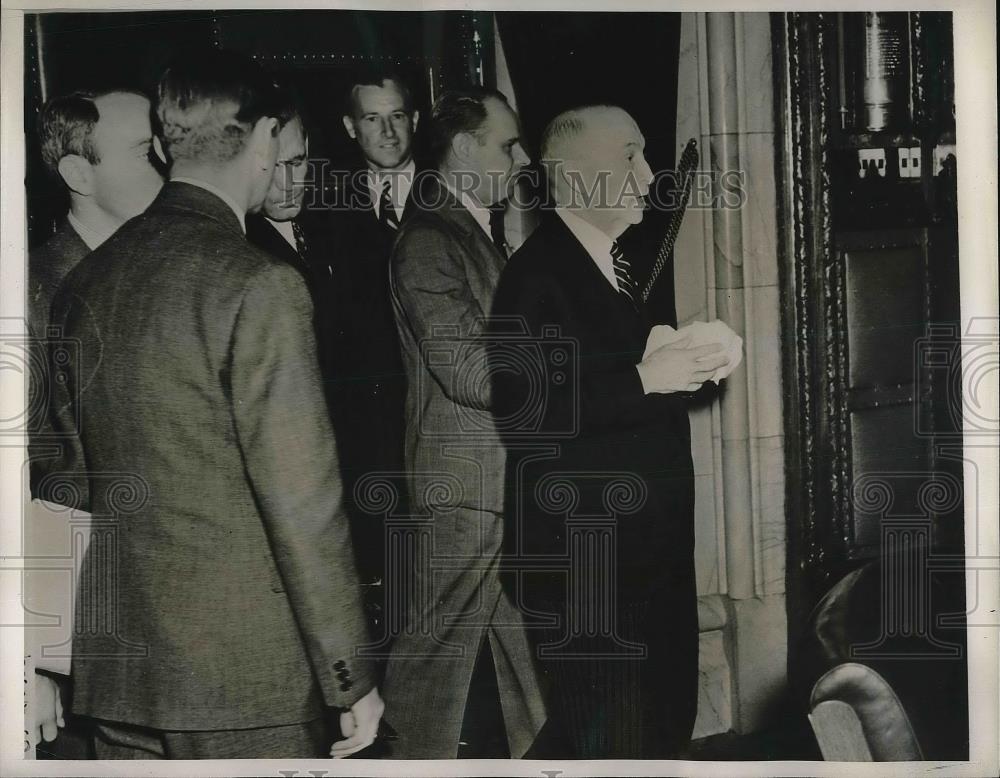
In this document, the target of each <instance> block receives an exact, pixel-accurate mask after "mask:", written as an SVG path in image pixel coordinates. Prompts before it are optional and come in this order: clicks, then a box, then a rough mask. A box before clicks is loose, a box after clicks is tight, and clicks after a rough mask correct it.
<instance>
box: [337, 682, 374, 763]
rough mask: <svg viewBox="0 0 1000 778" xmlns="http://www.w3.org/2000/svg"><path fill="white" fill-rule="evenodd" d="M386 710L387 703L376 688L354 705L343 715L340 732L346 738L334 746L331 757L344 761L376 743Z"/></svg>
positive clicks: (341, 716) (341, 715)
mask: <svg viewBox="0 0 1000 778" xmlns="http://www.w3.org/2000/svg"><path fill="white" fill-rule="evenodd" d="M384 710H385V703H384V702H382V698H381V697H380V696H379V693H378V689H377V688H375V689H372V690H371V691H370V692H368V694H366V695H365V696H364V697H362V698H361V699H360V700H358V701H357V702H356V703H354V705H352V706H351V709H350V710H349V711H347V712H346V713H341V714H340V730H341V732H343V733H344V735H345V738H344V739H343V740H338V741H337V742H336V743H334V744H333V747H332V748H331V749H330V756H332V757H333V758H334V759H342V758H343V757H345V756H350V755H351V754H353V753H356V752H358V751H360V750H361V749H363V748H368V746H370V745H371V744H372V743H374V742H375V736H376V735H377V734H378V722H379V720H380V719H381V718H382V711H384Z"/></svg>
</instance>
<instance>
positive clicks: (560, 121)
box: [541, 103, 622, 163]
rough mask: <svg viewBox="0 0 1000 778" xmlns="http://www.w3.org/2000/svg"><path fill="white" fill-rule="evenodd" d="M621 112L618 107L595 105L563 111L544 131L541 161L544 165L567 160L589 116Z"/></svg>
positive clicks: (602, 104) (603, 104)
mask: <svg viewBox="0 0 1000 778" xmlns="http://www.w3.org/2000/svg"><path fill="white" fill-rule="evenodd" d="M621 110H622V109H621V108H619V107H618V106H614V105H608V104H605V103H595V104H592V105H580V106H577V107H576V108H570V109H569V110H568V111H563V112H562V113H561V114H559V115H558V116H556V117H555V118H554V119H553V120H552V121H550V122H549V123H548V124H547V125H546V126H545V129H544V130H543V131H542V142H541V161H542V162H543V163H544V162H548V161H550V160H557V159H560V160H562V159H566V153H567V150H568V149H569V148H570V147H571V146H572V144H573V142H574V141H576V140H578V139H579V137H580V136H581V135H582V134H583V131H584V129H586V126H587V121H586V120H587V116H588V115H592V114H595V113H602V112H609V111H621Z"/></svg>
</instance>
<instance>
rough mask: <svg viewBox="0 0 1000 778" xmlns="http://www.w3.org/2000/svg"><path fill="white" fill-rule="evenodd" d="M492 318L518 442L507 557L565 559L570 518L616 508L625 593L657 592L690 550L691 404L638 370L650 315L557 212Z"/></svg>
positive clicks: (536, 236) (549, 584) (504, 406)
mask: <svg viewBox="0 0 1000 778" xmlns="http://www.w3.org/2000/svg"><path fill="white" fill-rule="evenodd" d="M493 314H494V318H493V322H492V325H491V333H492V335H493V340H492V344H491V348H490V360H491V367H492V368H493V369H492V374H493V376H494V392H495V396H494V401H495V408H496V412H497V414H498V426H499V427H500V429H501V432H502V434H503V437H504V440H505V442H506V443H507V444H508V445H509V446H511V449H510V454H509V458H508V464H507V481H508V484H507V495H508V498H509V499H508V509H507V513H508V523H507V527H508V544H509V545H508V548H509V550H510V551H511V553H513V554H515V555H517V554H528V555H556V556H560V557H565V555H566V554H567V527H566V520H567V518H569V517H571V516H576V517H579V516H585V515H590V516H614V517H615V518H614V522H615V527H616V532H617V538H616V543H617V559H618V564H617V568H618V586H619V591H620V592H622V593H623V594H627V595H629V596H631V595H630V593H635V592H643V591H644V590H647V591H648V588H649V587H650V586H652V585H655V584H656V583H657V582H663V581H664V580H665V578H666V577H667V576H669V575H670V574H671V571H674V572H677V571H684V575H685V576H686V575H687V574H688V572H689V571H690V568H691V560H692V555H693V544H694V534H693V506H694V479H693V467H692V462H691V443H690V429H689V425H688V417H687V404H686V401H685V399H684V398H682V397H680V396H678V395H670V394H665V395H660V394H651V395H645V394H644V393H643V389H642V383H641V381H640V379H639V375H638V373H637V371H636V369H635V365H636V364H637V363H638V362H639V361H641V359H642V353H643V350H644V348H645V345H646V339H647V337H648V334H649V331H650V324H649V321H648V319H647V317H646V315H645V312H644V311H637V310H636V308H635V307H633V305H632V304H631V303H630V302H629V301H628V299H627V298H625V297H624V296H623V295H622V294H620V293H619V292H618V291H617V290H616V289H615V288H614V287H613V286H612V285H611V284H610V283H609V282H608V280H607V279H606V278H605V277H604V276H603V275H602V274H601V272H600V270H599V269H598V267H597V265H596V264H595V262H594V261H593V259H592V258H591V257H590V255H589V254H588V253H587V252H586V250H585V249H584V248H583V246H582V245H581V244H580V243H579V241H578V240H577V239H576V237H575V236H574V235H573V233H572V232H571V231H570V230H569V228H568V227H566V225H565V224H564V223H563V221H562V220H561V219H560V218H559V217H558V216H557V215H555V214H547V215H546V217H545V219H544V220H543V222H542V224H541V225H540V226H539V227H538V228H537V229H536V230H535V232H534V233H533V234H532V235H531V236H530V237H529V238H528V239H527V241H525V243H524V245H523V246H522V247H521V248H520V249H519V250H518V251H517V252H516V253H515V254H514V256H513V257H512V258H511V260H510V262H509V263H508V264H507V267H506V268H505V270H504V273H503V276H502V277H501V279H500V284H499V287H498V289H497V294H496V300H495V303H494V306H493ZM509 317H516V320H513V319H510V318H509ZM511 365H515V366H517V368H518V369H516V370H515V369H509V368H510V366H511ZM519 445H525V446H529V447H532V450H518V449H517V446H519ZM546 448H548V449H550V450H549V451H546V450H545V449H546ZM615 484H620V486H615ZM525 580H526V581H533V583H532V584H531V585H529V584H527V583H526V590H528V591H529V592H534V594H537V595H539V596H544V597H545V598H548V599H551V598H553V597H554V598H556V599H559V598H561V597H562V596H564V595H563V594H560V592H561V591H562V589H561V587H562V586H563V585H564V584H563V580H564V579H563V578H562V577H560V575H559V574H555V573H549V574H544V575H542V574H539V575H537V576H529V577H528V578H526V579H525Z"/></svg>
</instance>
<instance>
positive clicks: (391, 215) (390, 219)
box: [378, 181, 399, 230]
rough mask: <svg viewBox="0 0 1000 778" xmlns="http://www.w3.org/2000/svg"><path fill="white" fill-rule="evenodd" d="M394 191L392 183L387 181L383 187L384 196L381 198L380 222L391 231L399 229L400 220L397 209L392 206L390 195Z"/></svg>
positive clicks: (379, 208)
mask: <svg viewBox="0 0 1000 778" xmlns="http://www.w3.org/2000/svg"><path fill="white" fill-rule="evenodd" d="M391 191H392V181H386V182H385V183H384V184H383V185H382V196H381V197H380V198H379V205H378V220H379V221H380V222H381V223H382V224H384V225H385V226H386V227H388V228H389V229H390V230H398V229H399V219H398V218H397V217H396V208H395V207H394V206H393V204H392V198H391V197H390V196H389V193H390V192H391Z"/></svg>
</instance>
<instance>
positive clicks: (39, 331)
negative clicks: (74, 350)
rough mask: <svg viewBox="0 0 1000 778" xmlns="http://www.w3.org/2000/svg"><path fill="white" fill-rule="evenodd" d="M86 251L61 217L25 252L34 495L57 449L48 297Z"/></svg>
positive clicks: (29, 430) (30, 442)
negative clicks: (44, 238) (52, 412)
mask: <svg viewBox="0 0 1000 778" xmlns="http://www.w3.org/2000/svg"><path fill="white" fill-rule="evenodd" d="M89 253H90V248H89V247H88V246H87V244H86V243H84V242H83V238H81V237H80V236H79V235H78V234H77V232H76V230H74V229H73V227H72V226H71V225H70V223H69V222H68V221H64V222H63V223H62V224H61V225H60V226H59V229H58V230H56V232H55V234H54V235H53V236H52V237H51V238H49V239H48V240H47V241H46V242H45V243H43V244H42V245H41V246H40V247H39V248H36V249H35V250H34V251H32V252H30V253H29V254H28V334H29V336H30V338H31V341H30V345H29V353H30V358H31V360H32V363H33V369H32V370H30V371H29V373H28V375H29V384H28V393H29V402H28V407H29V408H31V409H33V412H32V413H31V415H30V418H29V419H28V434H29V444H28V455H29V462H30V469H31V494H32V495H33V496H37V491H38V484H39V482H40V481H41V480H42V479H43V478H44V477H45V475H46V474H47V473H48V471H49V467H50V466H51V464H52V461H53V460H54V458H55V457H56V456H57V454H58V450H59V441H58V440H57V439H55V437H54V435H53V430H52V426H51V424H50V423H49V416H48V413H47V409H48V405H49V403H48V398H49V396H50V395H49V391H50V390H49V387H50V381H49V371H48V364H47V360H46V348H45V342H44V341H45V340H46V337H47V335H48V328H49V314H50V311H51V308H52V299H53V298H54V297H55V296H56V291H57V290H58V289H59V285H60V284H61V283H62V281H63V279H64V278H65V277H66V274H67V273H69V271H70V270H72V269H73V268H74V267H76V265H77V263H78V262H79V261H80V260H81V259H83V258H84V257H85V256H87V254H89ZM56 337H59V336H58V335H57V336H56Z"/></svg>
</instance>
